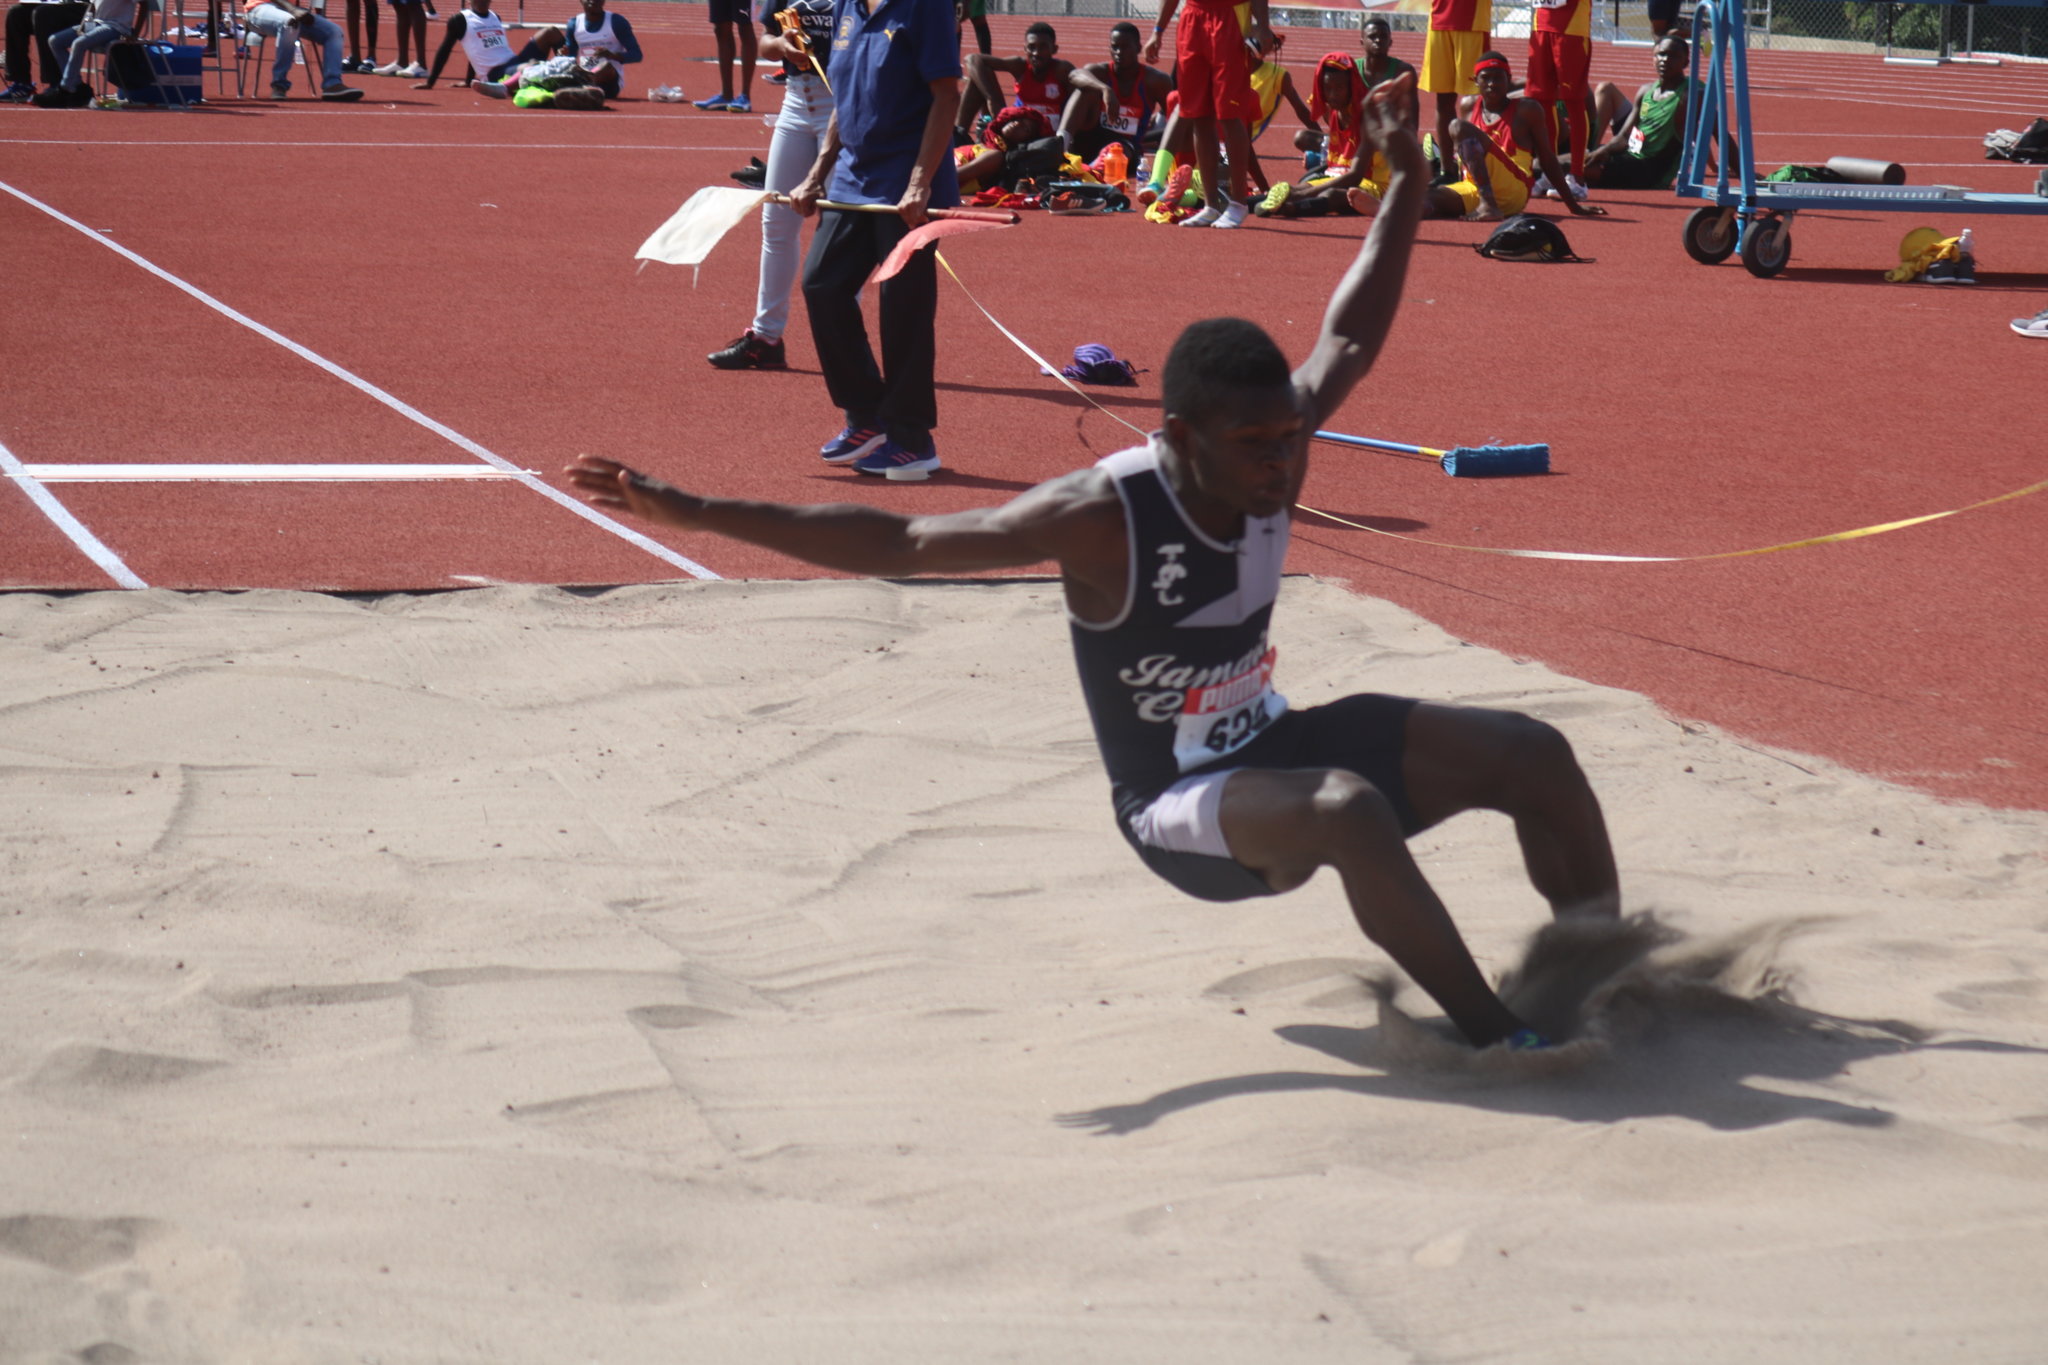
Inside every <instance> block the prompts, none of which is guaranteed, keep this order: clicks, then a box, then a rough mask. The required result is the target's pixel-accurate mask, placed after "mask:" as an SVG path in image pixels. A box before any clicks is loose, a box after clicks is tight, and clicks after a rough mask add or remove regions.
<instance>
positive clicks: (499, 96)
mask: <svg viewBox="0 0 2048 1365" xmlns="http://www.w3.org/2000/svg"><path fill="white" fill-rule="evenodd" d="M471 89H473V90H475V91H476V92H477V94H479V95H482V96H483V97H484V98H485V99H493V100H509V99H511V98H512V87H511V86H509V85H507V84H505V82H503V81H478V82H477V83H476V84H475V85H474V86H472V87H471Z"/></svg>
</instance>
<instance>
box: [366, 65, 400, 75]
mask: <svg viewBox="0 0 2048 1365" xmlns="http://www.w3.org/2000/svg"><path fill="white" fill-rule="evenodd" d="M370 74H371V75H372V76H403V75H404V74H405V67H404V66H403V65H402V64H400V63H398V62H386V63H384V65H382V66H373V67H371V68H370Z"/></svg>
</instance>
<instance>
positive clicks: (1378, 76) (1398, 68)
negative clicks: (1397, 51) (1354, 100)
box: [1358, 14, 1422, 128]
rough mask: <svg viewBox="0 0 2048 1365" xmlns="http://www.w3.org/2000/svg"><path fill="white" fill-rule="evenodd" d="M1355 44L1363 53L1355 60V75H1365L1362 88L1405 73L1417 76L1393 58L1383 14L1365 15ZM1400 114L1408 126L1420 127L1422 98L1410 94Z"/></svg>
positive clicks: (1373, 87)
mask: <svg viewBox="0 0 2048 1365" xmlns="http://www.w3.org/2000/svg"><path fill="white" fill-rule="evenodd" d="M1358 46H1359V50H1360V52H1361V53H1363V55H1362V56H1361V57H1360V58H1359V60H1358V74H1359V75H1360V76H1363V77H1364V78H1365V88H1366V89H1368V90H1376V89H1378V88H1379V87H1380V86H1381V85H1383V84H1385V83H1386V82H1388V81H1391V80H1394V79H1396V78H1397V77H1401V76H1406V77H1408V78H1409V79H1410V80H1414V79H1417V77H1416V72H1415V68H1414V67H1412V66H1410V65H1408V63H1406V62H1404V61H1402V60H1401V59H1400V58H1399V57H1396V56H1395V55H1394V52H1393V47H1394V27H1393V25H1392V24H1389V23H1388V22H1387V21H1386V19H1385V17H1384V16H1382V15H1378V14H1369V15H1367V16H1366V18H1365V23H1364V24H1363V25H1362V26H1361V27H1360V29H1359V31H1358ZM1402 117H1404V118H1406V119H1407V120H1408V126H1409V127H1410V128H1420V127H1421V126H1422V97H1421V95H1419V94H1414V93H1411V95H1410V97H1409V101H1408V108H1407V110H1406V112H1405V113H1404V114H1403V115H1402Z"/></svg>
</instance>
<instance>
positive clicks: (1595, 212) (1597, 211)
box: [1565, 199, 1607, 218]
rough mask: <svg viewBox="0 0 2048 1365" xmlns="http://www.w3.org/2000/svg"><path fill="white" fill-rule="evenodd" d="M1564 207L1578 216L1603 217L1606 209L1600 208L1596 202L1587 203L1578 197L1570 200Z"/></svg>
mask: <svg viewBox="0 0 2048 1365" xmlns="http://www.w3.org/2000/svg"><path fill="white" fill-rule="evenodd" d="M1565 207H1566V208H1568V209H1570V210H1571V211H1572V213H1573V214H1575V215H1576V216H1578V217H1580V218H1605V217H1606V216H1607V210H1606V209H1603V208H1601V207H1600V206H1599V205H1598V204H1588V203H1585V202H1583V201H1582V200H1578V199H1574V200H1572V201H1571V202H1570V203H1569V204H1566V205H1565Z"/></svg>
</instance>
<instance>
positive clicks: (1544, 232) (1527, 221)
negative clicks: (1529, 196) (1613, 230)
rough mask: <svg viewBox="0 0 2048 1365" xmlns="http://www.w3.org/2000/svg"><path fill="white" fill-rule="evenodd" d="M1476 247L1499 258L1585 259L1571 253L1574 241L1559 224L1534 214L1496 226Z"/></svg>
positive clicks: (1515, 217)
mask: <svg viewBox="0 0 2048 1365" xmlns="http://www.w3.org/2000/svg"><path fill="white" fill-rule="evenodd" d="M1473 250H1474V251H1477V252H1478V253H1479V254H1480V255H1482V256H1489V257H1491V258H1493V259H1494V260H1496V261H1583V260H1585V259H1586V258H1585V257H1583V256H1579V255H1575V254H1574V253H1573V252H1572V244H1571V243H1570V242H1567V241H1566V240H1565V239H1564V233H1563V231H1561V230H1560V229H1559V228H1558V226H1557V224H1555V223H1553V222H1551V221H1550V220H1549V219H1548V218H1538V217H1537V216H1536V215H1535V214H1533V213H1518V214H1516V215H1515V216H1514V217H1512V218H1510V219H1508V220H1507V221H1506V222H1504V223H1502V224H1501V225H1500V226H1499V227H1497V228H1495V229H1494V230H1493V233H1492V235H1490V236H1489V237H1488V238H1487V239H1486V240H1485V241H1484V242H1481V243H1480V244H1479V245H1478V246H1476V247H1474V248H1473Z"/></svg>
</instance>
